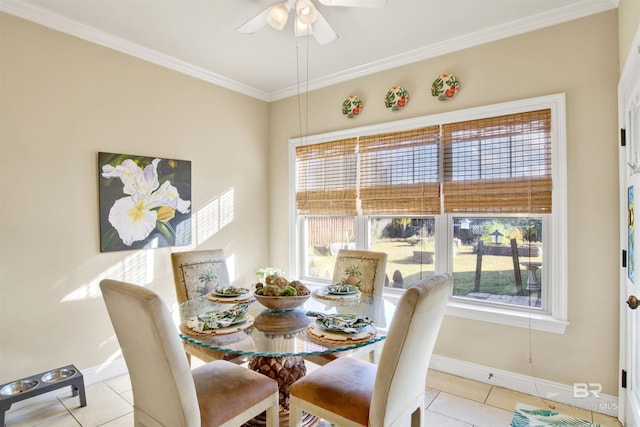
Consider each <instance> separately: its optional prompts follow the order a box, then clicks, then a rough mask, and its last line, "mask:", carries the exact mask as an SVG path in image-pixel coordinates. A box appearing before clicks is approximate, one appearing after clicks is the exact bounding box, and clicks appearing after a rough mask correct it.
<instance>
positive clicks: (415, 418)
mask: <svg viewBox="0 0 640 427" xmlns="http://www.w3.org/2000/svg"><path fill="white" fill-rule="evenodd" d="M411 427H424V406H419V407H418V408H416V410H415V411H414V412H413V414H411Z"/></svg>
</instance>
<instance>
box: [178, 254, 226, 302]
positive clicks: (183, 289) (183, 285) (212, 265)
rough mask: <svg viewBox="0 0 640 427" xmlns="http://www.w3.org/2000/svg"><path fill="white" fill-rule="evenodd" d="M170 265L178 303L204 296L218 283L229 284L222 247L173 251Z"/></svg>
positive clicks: (221, 284)
mask: <svg viewBox="0 0 640 427" xmlns="http://www.w3.org/2000/svg"><path fill="white" fill-rule="evenodd" d="M171 265H172V266H173V281H174V283H175V286H176V296H177V298H178V303H182V302H185V301H187V300H190V299H191V298H195V297H198V296H204V295H206V294H207V293H209V292H211V291H212V290H213V288H215V287H216V286H218V285H220V286H229V285H230V284H231V283H230V280H229V270H228V269H227V260H226V259H225V257H224V251H223V250H222V249H210V250H204V251H187V252H174V253H172V254H171Z"/></svg>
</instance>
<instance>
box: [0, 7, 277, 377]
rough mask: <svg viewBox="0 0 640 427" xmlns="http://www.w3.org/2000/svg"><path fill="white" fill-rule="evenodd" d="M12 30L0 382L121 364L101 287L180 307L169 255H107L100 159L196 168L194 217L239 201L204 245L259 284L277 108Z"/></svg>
mask: <svg viewBox="0 0 640 427" xmlns="http://www.w3.org/2000/svg"><path fill="white" fill-rule="evenodd" d="M0 31H1V34H0V36H1V37H0V57H1V58H2V61H1V63H0V73H1V74H0V84H1V90H2V92H1V97H0V118H1V120H2V123H1V126H2V127H1V130H0V203H1V206H0V254H1V256H0V383H4V382H7V381H10V380H13V379H16V378H20V377H22V376H26V375H30V374H35V373H37V372H39V371H44V370H46V369H51V368H54V367H57V366H62V365H65V364H68V363H74V364H76V366H77V367H78V368H80V369H81V370H82V369H85V368H93V367H98V366H101V365H103V364H106V363H107V362H109V361H110V360H112V359H114V358H117V357H119V354H118V353H117V351H118V345H117V342H116V341H115V339H114V336H113V329H112V328H111V324H110V322H109V319H108V317H107V313H106V311H105V308H104V304H103V301H102V299H101V297H100V293H99V289H98V288H97V284H98V281H99V280H100V279H101V278H103V277H107V276H108V277H111V278H117V279H124V280H127V281H132V282H135V283H138V284H141V285H146V286H150V287H152V288H153V289H154V290H156V291H158V292H159V293H160V294H161V295H162V296H163V297H164V298H165V299H166V301H168V302H169V303H173V302H175V291H174V288H173V281H172V276H171V274H172V273H171V266H170V262H169V259H170V258H169V257H170V250H169V249H166V248H164V249H155V250H148V251H123V252H111V253H105V254H101V253H100V252H99V236H98V194H97V179H98V170H97V153H98V152H99V151H106V152H120V153H126V154H140V155H149V156H158V157H167V158H178V159H184V160H191V161H192V202H193V216H194V218H203V212H204V211H205V210H206V211H207V212H208V209H209V208H210V207H211V205H212V203H215V202H216V201H217V200H218V196H220V195H221V194H224V193H227V192H229V191H232V192H233V209H232V210H233V218H232V220H231V222H230V223H229V224H228V225H226V226H224V227H223V228H221V229H220V230H218V231H216V230H215V229H213V228H210V227H205V226H208V225H209V224H210V223H208V222H207V221H202V220H201V221H199V222H198V224H199V227H200V228H199V229H198V231H197V233H196V234H195V239H197V240H198V241H199V243H198V247H199V248H200V249H207V248H223V249H225V251H226V254H227V255H228V256H229V257H231V258H232V265H231V268H232V270H233V271H235V277H236V278H237V280H238V282H240V283H247V282H248V283H252V282H253V281H254V280H255V275H254V271H255V269H256V268H258V267H261V266H265V265H266V262H267V261H268V253H267V251H268V246H267V238H266V236H267V232H266V229H267V225H268V223H267V215H266V214H264V215H261V214H259V212H260V209H261V207H262V206H265V205H266V203H267V194H268V187H267V183H266V179H265V177H266V176H267V162H266V156H267V142H268V138H267V131H268V128H269V116H268V105H267V104H266V103H265V102H262V101H258V100H256V99H253V98H251V97H248V96H244V95H240V94H237V93H235V92H232V91H229V90H226V89H222V88H220V87H218V86H215V85H212V84H209V83H206V82H203V81H200V80H197V79H194V78H191V77H187V76H185V75H182V74H179V73H176V72H173V71H170V70H168V69H165V68H162V67H159V66H156V65H153V64H150V63H148V62H145V61H141V60H138V59H135V58H133V57H130V56H127V55H124V54H121V53H118V52H116V51H114V50H111V49H107V48H103V47H100V46H98V45H95V44H92V43H88V42H85V41H83V40H80V39H78V38H74V37H70V36H67V35H65V34H62V33H59V32H56V31H52V30H49V29H47V28H45V27H42V26H39V25H35V24H33V23H29V22H27V21H23V20H21V19H18V18H15V17H13V16H11V15H6V14H0ZM203 208H204V209H203ZM205 216H206V215H205ZM204 219H205V220H209V219H212V220H213V219H215V216H213V217H207V218H204Z"/></svg>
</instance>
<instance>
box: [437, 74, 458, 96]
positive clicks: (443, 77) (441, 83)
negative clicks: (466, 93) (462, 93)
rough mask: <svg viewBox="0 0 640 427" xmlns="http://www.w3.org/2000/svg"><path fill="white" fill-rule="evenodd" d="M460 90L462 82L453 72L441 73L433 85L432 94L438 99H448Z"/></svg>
mask: <svg viewBox="0 0 640 427" xmlns="http://www.w3.org/2000/svg"><path fill="white" fill-rule="evenodd" d="M458 90H460V82H459V81H458V79H457V77H456V76H454V75H453V74H440V75H439V76H438V78H436V79H435V80H434V81H433V84H432V85H431V95H433V96H434V97H435V98H437V99H438V101H447V100H449V99H451V98H453V97H454V96H455V95H456V93H458Z"/></svg>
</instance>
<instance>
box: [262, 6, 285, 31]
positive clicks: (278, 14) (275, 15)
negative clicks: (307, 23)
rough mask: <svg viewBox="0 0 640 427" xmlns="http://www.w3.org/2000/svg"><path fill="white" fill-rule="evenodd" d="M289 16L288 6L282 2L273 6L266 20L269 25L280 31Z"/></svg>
mask: <svg viewBox="0 0 640 427" xmlns="http://www.w3.org/2000/svg"><path fill="white" fill-rule="evenodd" d="M288 17H289V6H288V5H287V3H285V2H282V3H278V4H276V5H275V6H273V7H272V8H271V9H270V10H269V13H268V14H267V17H266V20H267V23H268V24H269V25H271V27H273V28H274V29H276V30H278V31H280V30H282V29H283V28H284V26H285V24H286V23H287V18H288Z"/></svg>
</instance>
